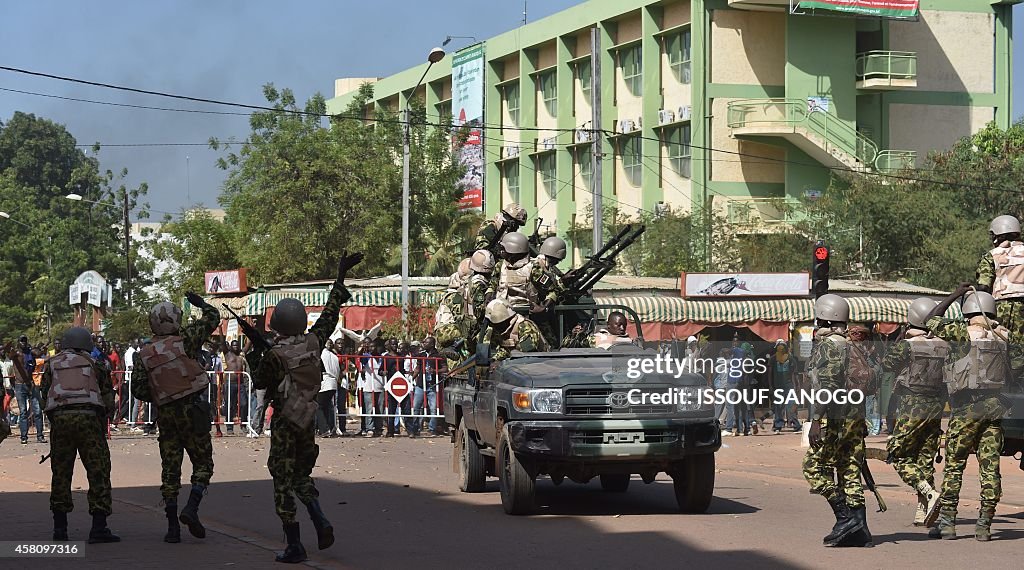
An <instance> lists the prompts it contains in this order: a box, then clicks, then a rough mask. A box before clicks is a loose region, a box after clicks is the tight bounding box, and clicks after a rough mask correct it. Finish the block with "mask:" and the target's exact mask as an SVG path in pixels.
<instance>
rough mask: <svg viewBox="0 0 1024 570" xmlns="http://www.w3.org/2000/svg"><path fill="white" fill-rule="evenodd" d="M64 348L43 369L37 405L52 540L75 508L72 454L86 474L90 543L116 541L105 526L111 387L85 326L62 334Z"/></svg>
mask: <svg viewBox="0 0 1024 570" xmlns="http://www.w3.org/2000/svg"><path fill="white" fill-rule="evenodd" d="M62 345H63V347H64V350H63V351H61V352H60V353H59V354H57V355H56V356H54V357H53V358H51V359H49V360H48V361H47V362H46V365H45V368H44V369H43V379H42V386H41V390H40V391H41V394H42V396H41V398H42V402H41V406H42V408H43V410H44V411H45V412H46V414H47V416H49V418H50V470H51V472H52V473H53V479H52V481H51V484H50V510H51V511H53V540H67V539H68V513H70V512H71V511H72V510H74V508H75V504H74V501H73V500H72V498H71V477H72V475H73V474H74V469H75V455H76V454H77V455H78V456H80V457H81V458H82V465H84V466H85V472H86V475H87V477H88V479H89V514H91V515H92V528H91V529H90V530H89V544H94V543H102V542H118V541H120V540H121V539H120V538H119V537H118V536H117V535H115V534H113V533H112V532H110V529H109V528H107V516H109V515H110V512H111V485H110V449H109V448H108V447H107V437H106V435H107V434H106V427H107V426H106V419H107V417H108V416H109V415H110V414H112V413H113V412H114V388H113V386H111V384H110V374H109V373H108V372H107V370H106V368H104V367H103V366H100V365H99V364H97V363H96V361H94V360H93V359H92V357H91V356H90V353H91V352H92V348H93V344H92V338H91V335H90V334H89V331H88V330H86V329H84V328H81V327H75V328H71V329H68V331H67V332H65V333H64V338H63V342H62Z"/></svg>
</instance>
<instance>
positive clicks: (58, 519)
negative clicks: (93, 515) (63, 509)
mask: <svg viewBox="0 0 1024 570" xmlns="http://www.w3.org/2000/svg"><path fill="white" fill-rule="evenodd" d="M67 539H68V514H67V513H58V512H57V511H54V512H53V540H54V541H65V540H67Z"/></svg>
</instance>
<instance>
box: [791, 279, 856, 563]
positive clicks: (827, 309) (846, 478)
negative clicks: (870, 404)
mask: <svg viewBox="0 0 1024 570" xmlns="http://www.w3.org/2000/svg"><path fill="white" fill-rule="evenodd" d="M814 316H815V318H816V319H817V321H818V326H819V328H818V330H817V331H816V332H815V334H814V347H813V349H812V351H811V358H810V360H809V361H808V363H807V369H808V373H809V376H810V377H811V378H812V384H814V385H813V388H814V389H815V390H828V391H830V392H833V393H835V392H837V391H839V390H844V389H846V387H847V370H848V360H849V358H848V355H847V353H848V351H849V350H850V347H849V341H848V340H847V339H846V323H847V321H848V320H849V316H850V306H849V304H848V303H847V302H846V299H844V298H842V297H839V296H837V295H831V294H829V295H823V296H821V297H819V298H818V299H817V300H816V301H815V303H814ZM866 432H867V424H866V423H865V419H864V405H863V404H859V405H852V404H847V405H838V404H830V405H827V406H815V407H814V416H813V417H812V418H811V426H810V433H809V435H810V442H811V447H810V449H808V450H807V454H806V456H804V462H803V473H804V478H805V479H807V482H808V483H810V485H811V493H814V494H817V495H821V496H823V497H825V499H826V500H828V503H829V506H831V507H832V511H833V513H834V514H835V517H836V523H835V525H834V526H833V528H832V532H830V533H829V534H828V535H826V536H825V537H824V539H822V542H823V544H825V546H871V544H872V543H871V533H870V531H869V530H868V527H867V514H866V510H865V508H864V487H863V486H862V485H861V473H860V469H861V467H860V466H861V463H862V462H863V461H864V436H865V435H866ZM836 476H838V480H839V483H838V484H837V483H836Z"/></svg>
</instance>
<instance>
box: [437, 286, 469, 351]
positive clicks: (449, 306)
mask: <svg viewBox="0 0 1024 570" xmlns="http://www.w3.org/2000/svg"><path fill="white" fill-rule="evenodd" d="M439 305H440V306H439V307H438V314H440V313H441V312H442V311H443V310H445V309H446V310H447V311H450V313H451V315H452V317H453V318H454V319H455V322H450V323H444V324H440V325H437V324H436V323H437V317H435V326H436V328H434V338H436V339H437V345H438V346H439V347H441V348H446V347H448V346H451V345H452V344H454V343H455V341H457V340H459V339H460V338H465V337H466V331H465V328H466V324H465V323H466V316H465V315H464V314H463V309H464V304H463V300H462V295H461V294H460V293H459V292H458V291H452V290H451V289H449V290H448V291H446V292H445V294H444V296H443V297H442V298H441V302H440V303H439Z"/></svg>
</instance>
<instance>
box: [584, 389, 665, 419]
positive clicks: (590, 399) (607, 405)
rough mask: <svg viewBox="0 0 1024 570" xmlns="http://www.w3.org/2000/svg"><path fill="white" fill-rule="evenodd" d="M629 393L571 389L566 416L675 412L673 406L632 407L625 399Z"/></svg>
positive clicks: (610, 390) (619, 390) (608, 390)
mask: <svg viewBox="0 0 1024 570" xmlns="http://www.w3.org/2000/svg"><path fill="white" fill-rule="evenodd" d="M628 391H629V390H628V389H617V388H604V387H595V388H571V389H569V390H566V391H565V414H566V415H569V416H588V415H595V416H596V415H600V416H607V415H649V414H671V413H673V412H674V411H675V410H674V409H673V408H674V406H672V405H658V406H654V405H651V404H646V405H636V406H631V405H630V404H629V402H628V400H626V399H625V396H626V393H627V392H628ZM613 394H615V397H614V398H613V397H612V395H613Z"/></svg>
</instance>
